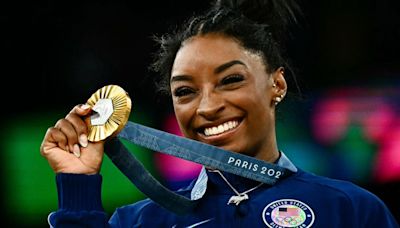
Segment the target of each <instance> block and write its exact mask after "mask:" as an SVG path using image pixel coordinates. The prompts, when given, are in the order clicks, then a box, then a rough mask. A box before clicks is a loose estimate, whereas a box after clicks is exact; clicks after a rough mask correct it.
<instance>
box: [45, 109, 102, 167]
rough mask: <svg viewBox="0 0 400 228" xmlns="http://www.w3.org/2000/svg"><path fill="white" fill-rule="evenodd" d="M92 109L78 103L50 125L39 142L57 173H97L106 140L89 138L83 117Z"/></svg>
mask: <svg viewBox="0 0 400 228" xmlns="http://www.w3.org/2000/svg"><path fill="white" fill-rule="evenodd" d="M90 113H91V108H90V106H88V105H77V106H75V107H74V108H73V109H72V110H71V112H70V113H69V114H68V115H67V116H66V117H65V118H64V119H60V120H58V121H57V123H56V124H55V126H53V127H50V128H49V129H48V130H47V132H46V135H45V136H44V139H43V142H42V144H41V146H40V153H41V154H42V156H44V157H45V158H46V159H47V161H48V162H49V164H50V166H51V168H52V169H53V170H54V172H56V173H79V174H95V173H98V172H99V171H100V167H101V163H102V161H103V153H104V142H103V141H100V142H95V143H93V142H88V140H87V133H88V128H87V125H86V123H85V121H84V119H83V118H84V117H86V116H88V115H89V114H90Z"/></svg>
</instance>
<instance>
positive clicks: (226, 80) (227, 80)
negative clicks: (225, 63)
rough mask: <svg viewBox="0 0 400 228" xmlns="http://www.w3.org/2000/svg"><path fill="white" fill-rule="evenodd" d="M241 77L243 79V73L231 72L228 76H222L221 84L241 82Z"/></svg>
mask: <svg viewBox="0 0 400 228" xmlns="http://www.w3.org/2000/svg"><path fill="white" fill-rule="evenodd" d="M243 79H244V77H243V75H240V74H233V75H229V76H227V77H225V78H223V79H222V81H221V84H222V85H228V84H231V83H235V82H241V81H243Z"/></svg>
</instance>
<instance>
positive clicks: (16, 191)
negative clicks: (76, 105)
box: [1, 109, 157, 226]
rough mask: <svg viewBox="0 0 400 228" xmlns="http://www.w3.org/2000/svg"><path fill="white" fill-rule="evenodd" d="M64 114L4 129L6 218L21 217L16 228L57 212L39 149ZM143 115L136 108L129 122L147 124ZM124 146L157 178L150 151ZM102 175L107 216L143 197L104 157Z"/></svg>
mask: <svg viewBox="0 0 400 228" xmlns="http://www.w3.org/2000/svg"><path fill="white" fill-rule="evenodd" d="M63 115H64V114H60V113H58V112H52V113H47V114H40V113H30V114H27V115H21V116H18V117H14V118H13V119H12V120H10V121H9V123H7V124H5V126H4V128H3V129H4V130H3V135H2V139H3V148H4V149H3V154H2V155H3V158H2V161H3V162H2V164H1V165H2V167H3V172H4V173H3V177H4V180H5V188H4V192H3V194H4V195H5V197H4V198H6V201H5V203H6V205H5V206H6V208H7V211H8V215H7V216H8V217H9V219H11V220H13V219H16V218H24V219H23V220H19V221H18V222H17V223H18V224H19V225H29V226H34V225H38V224H47V216H48V214H49V213H50V212H52V211H55V210H57V207H58V201H57V189H56V184H55V174H54V172H53V170H52V169H51V168H50V166H49V165H48V162H47V160H46V159H45V158H43V157H42V156H41V155H40V151H39V148H40V144H41V142H42V139H43V137H44V135H45V133H46V130H47V128H49V127H50V126H52V125H54V123H55V122H56V121H57V120H58V119H60V118H62V117H63ZM146 116H148V115H145V114H144V113H141V112H138V111H137V109H136V111H135V112H134V113H132V114H131V118H130V119H131V120H132V121H136V122H138V123H142V124H149V118H146ZM124 144H125V145H126V146H127V147H128V149H129V150H130V151H131V152H132V153H133V154H135V156H136V157H137V158H138V159H139V160H140V161H141V162H142V163H143V165H144V166H145V167H146V169H147V170H149V171H150V173H152V174H153V175H155V176H156V174H154V172H155V171H154V170H155V169H154V167H153V152H152V151H149V150H147V149H144V148H141V147H138V146H135V145H133V144H128V143H125V142H124ZM101 174H102V176H103V186H102V197H103V206H104V208H105V210H106V211H107V212H108V213H112V212H113V211H114V210H115V209H116V207H119V206H122V205H125V204H129V203H133V202H135V201H137V200H140V199H142V198H144V195H143V194H142V193H141V192H140V191H139V190H138V189H137V188H136V187H135V186H134V185H133V184H132V183H131V182H130V181H129V180H128V179H127V178H126V177H125V176H124V175H123V174H122V173H121V172H120V171H119V170H118V169H117V168H116V167H115V166H114V165H113V164H112V162H111V161H110V160H109V158H108V157H107V156H106V157H105V158H104V161H103V165H102V169H101ZM156 177H157V176H156Z"/></svg>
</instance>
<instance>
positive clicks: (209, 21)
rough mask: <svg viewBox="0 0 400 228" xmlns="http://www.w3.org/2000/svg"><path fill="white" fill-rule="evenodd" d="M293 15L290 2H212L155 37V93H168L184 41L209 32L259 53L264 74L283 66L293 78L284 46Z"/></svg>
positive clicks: (244, 0) (298, 10) (239, 0)
mask: <svg viewBox="0 0 400 228" xmlns="http://www.w3.org/2000/svg"><path fill="white" fill-rule="evenodd" d="M296 13H300V9H299V7H298V5H297V4H296V2H295V1H294V0H217V1H214V2H213V4H212V6H211V7H210V8H209V10H207V11H206V12H205V13H203V14H199V15H195V16H193V17H191V18H189V20H188V21H186V22H185V23H184V24H183V26H182V27H181V28H180V29H178V30H176V31H174V32H172V33H170V34H165V35H163V36H161V37H155V40H156V42H158V43H159V45H160V49H159V51H158V52H157V53H156V55H155V59H154V62H153V64H152V65H151V69H152V70H154V71H155V72H157V73H158V74H159V75H160V76H161V78H160V79H161V80H160V81H158V83H157V86H158V88H159V90H160V91H161V92H164V93H167V94H170V77H171V70H172V65H173V63H174V60H175V57H176V54H177V52H178V51H179V49H180V48H181V46H182V45H183V43H184V41H186V40H187V39H189V38H191V37H193V36H196V35H205V34H209V33H216V34H223V35H226V36H228V37H232V38H233V39H235V40H236V41H238V43H239V44H240V45H241V46H243V47H244V48H245V49H247V50H249V51H251V52H254V53H257V54H260V55H261V56H262V58H263V60H264V63H265V66H266V69H267V72H268V73H271V72H273V71H275V70H276V69H278V68H279V67H284V68H285V70H286V72H288V73H290V74H292V77H293V79H294V75H293V72H292V69H291V67H290V66H289V63H288V61H287V59H286V57H285V47H284V43H285V41H286V39H287V34H288V31H287V30H288V26H289V25H290V24H291V23H297V19H296ZM294 81H295V80H294ZM296 84H297V83H296Z"/></svg>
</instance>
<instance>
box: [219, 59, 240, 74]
mask: <svg viewBox="0 0 400 228" xmlns="http://www.w3.org/2000/svg"><path fill="white" fill-rule="evenodd" d="M236 64H240V65H243V66H245V67H247V66H246V64H244V63H243V62H242V61H240V60H232V61H229V62H227V63H224V64H222V65H220V66H218V67H217V68H215V70H214V73H215V74H218V73H221V72H222V71H224V70H226V69H228V68H229V67H231V66H233V65H236Z"/></svg>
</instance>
